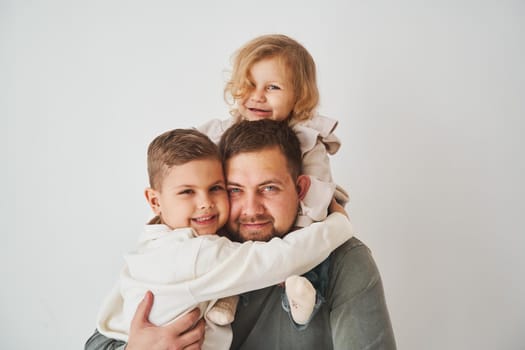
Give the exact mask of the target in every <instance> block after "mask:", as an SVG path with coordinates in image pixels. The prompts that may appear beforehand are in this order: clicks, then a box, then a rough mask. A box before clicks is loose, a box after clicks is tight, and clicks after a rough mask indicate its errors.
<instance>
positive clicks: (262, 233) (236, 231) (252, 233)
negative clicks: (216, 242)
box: [228, 214, 286, 242]
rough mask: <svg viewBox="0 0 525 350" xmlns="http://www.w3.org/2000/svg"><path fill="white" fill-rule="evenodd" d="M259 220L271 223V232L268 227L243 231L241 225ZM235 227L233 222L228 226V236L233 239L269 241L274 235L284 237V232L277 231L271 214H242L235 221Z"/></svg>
mask: <svg viewBox="0 0 525 350" xmlns="http://www.w3.org/2000/svg"><path fill="white" fill-rule="evenodd" d="M257 222H264V223H266V225H268V224H271V230H270V231H269V232H267V231H268V228H267V227H266V228H265V229H262V230H249V231H248V230H244V232H241V227H242V225H243V224H251V223H257ZM233 225H234V227H232V225H231V224H229V225H228V226H229V227H228V237H229V238H230V239H231V240H232V241H237V242H245V241H250V240H252V241H269V240H270V239H272V238H274V237H282V236H284V234H285V233H286V232H284V233H280V232H277V231H276V229H275V226H274V218H273V217H272V216H270V215H264V214H259V215H253V216H241V217H240V218H238V219H236V220H235V221H234V224H233Z"/></svg>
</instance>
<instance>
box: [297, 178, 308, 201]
mask: <svg viewBox="0 0 525 350" xmlns="http://www.w3.org/2000/svg"><path fill="white" fill-rule="evenodd" d="M310 184H311V181H310V176H308V175H299V177H298V178H297V194H298V195H299V199H300V200H303V199H304V197H305V196H306V193H308V189H309V188H310Z"/></svg>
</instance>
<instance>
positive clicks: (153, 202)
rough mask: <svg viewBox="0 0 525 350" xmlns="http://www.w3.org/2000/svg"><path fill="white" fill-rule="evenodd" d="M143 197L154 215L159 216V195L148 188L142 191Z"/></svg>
mask: <svg viewBox="0 0 525 350" xmlns="http://www.w3.org/2000/svg"><path fill="white" fill-rule="evenodd" d="M144 196H145V197H146V201H147V202H148V204H149V206H150V207H151V210H153V212H154V213H155V215H160V202H159V193H158V192H157V191H155V190H154V189H153V188H151V187H148V188H146V189H145V190H144Z"/></svg>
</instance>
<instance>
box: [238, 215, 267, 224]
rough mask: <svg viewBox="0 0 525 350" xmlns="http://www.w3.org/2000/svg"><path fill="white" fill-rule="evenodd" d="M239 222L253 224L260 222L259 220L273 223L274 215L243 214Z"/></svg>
mask: <svg viewBox="0 0 525 350" xmlns="http://www.w3.org/2000/svg"><path fill="white" fill-rule="evenodd" d="M237 222H238V223H239V224H253V223H259V222H272V223H273V217H272V216H270V215H264V214H258V215H251V216H242V217H240V218H239V219H238V220H237Z"/></svg>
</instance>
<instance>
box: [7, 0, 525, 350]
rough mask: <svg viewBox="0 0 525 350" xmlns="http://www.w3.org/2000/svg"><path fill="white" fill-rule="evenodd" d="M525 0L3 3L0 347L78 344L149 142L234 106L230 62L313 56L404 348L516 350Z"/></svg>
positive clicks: (136, 197) (361, 229)
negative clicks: (252, 47) (289, 52)
mask: <svg viewBox="0 0 525 350" xmlns="http://www.w3.org/2000/svg"><path fill="white" fill-rule="evenodd" d="M524 16H525V5H524V3H523V1H518V0H516V1H506V0H503V1H502V0H494V1H468V0H460V1H457V0H455V1H452V0H446V1H438V0H435V1H430V0H429V1H410V0H403V1H388V0H377V1H357V0H350V1H342V0H341V1H335V0H323V1H305V0H297V1H283V0H278V1H274V0H267V1H256V2H251V1H247V0H243V1H241V0H238V1H207V2H204V1H191V2H190V1H185V2H182V1H181V2H176V1H167V0H166V1H147V2H146V1H144V2H139V1H119V2H116V1H102V0H96V1H82V2H80V1H70V0H62V1H60V0H50V1H5V0H2V1H0V44H1V46H0V52H1V61H0V88H1V94H0V108H1V109H0V115H1V130H2V131H1V140H2V141H1V142H2V147H1V153H0V154H1V157H2V164H3V165H2V172H1V175H0V176H1V181H0V183H1V184H2V194H3V195H2V201H1V208H0V209H1V211H0V212H1V213H2V226H3V227H4V228H3V229H2V232H3V233H2V240H3V244H2V245H1V254H0V259H1V260H0V273H1V281H2V285H1V287H0V310H1V311H0V315H1V316H0V329H1V337H0V348H1V349H30V348H39V349H79V348H82V346H83V344H84V342H85V340H86V339H87V338H88V336H89V335H90V334H91V333H92V332H93V330H94V327H95V318H96V313H97V310H98V307H99V305H100V304H101V301H102V299H103V297H104V296H105V295H106V293H107V292H108V290H109V288H110V286H111V285H112V283H113V281H115V279H116V275H117V273H118V271H119V269H120V267H121V264H122V258H121V256H122V254H123V253H124V252H125V251H126V250H127V249H129V248H130V247H131V246H132V244H133V243H134V242H135V240H136V238H137V235H138V232H139V231H140V229H141V227H142V224H143V223H144V222H145V221H146V220H147V219H148V218H149V217H150V212H149V209H148V208H147V206H146V203H145V200H144V198H143V194H142V191H143V189H144V187H145V186H146V170H145V153H146V147H147V145H148V143H149V142H150V141H151V139H152V138H153V137H154V136H156V135H157V134H159V133H160V132H163V131H165V130H167V129H171V128H176V127H190V126H196V125H199V124H201V123H203V122H205V121H206V120H208V119H210V118H212V117H221V118H224V117H227V106H226V104H225V103H224V101H223V99H222V88H223V84H224V82H225V77H226V76H227V75H226V73H225V72H226V71H227V69H228V68H229V67H230V56H231V54H232V53H233V52H234V50H235V49H236V48H238V47H239V46H240V45H242V44H243V43H245V42H246V41H247V40H249V39H251V38H253V37H255V36H257V35H260V34H266V33H284V34H288V35H290V36H292V37H294V38H296V39H297V40H299V41H300V42H301V43H303V44H304V45H305V46H306V48H307V49H308V50H309V51H310V52H311V54H312V55H313V57H314V58H315V60H316V62H317V65H318V74H319V86H320V91H321V105H320V108H319V109H320V112H321V113H323V114H325V115H328V116H331V117H333V118H336V119H338V120H339V121H340V124H339V128H338V130H337V133H338V135H339V136H340V138H341V139H342V140H343V147H342V149H341V151H340V152H339V153H338V154H337V155H336V156H335V157H334V158H333V160H332V167H333V172H334V174H335V178H336V180H337V182H339V183H340V184H341V185H343V186H344V187H345V188H347V189H348V191H349V192H350V194H351V203H350V205H349V206H348V208H347V209H348V211H349V213H350V214H351V217H352V218H353V222H354V224H355V227H356V229H357V232H358V234H357V235H358V237H360V238H361V239H362V240H363V241H364V242H365V243H367V244H368V245H369V246H370V248H371V249H372V251H373V254H374V256H375V259H376V261H377V263H378V265H379V268H380V271H381V273H382V276H383V280H384V284H385V291H386V297H387V301H388V306H389V309H390V313H391V317H392V322H393V325H394V331H395V334H396V338H397V343H398V347H399V349H403V350H404V349H408V350H419V349H523V343H524V342H525V337H524V335H523V331H524V329H525V258H524V257H523V254H522V247H523V246H524V245H525V232H524V229H523V228H524V225H523V215H524V210H525V206H524V204H523V200H524V199H523V197H524V196H525V191H524V185H523V179H524V177H525V171H524V161H525V155H524V146H525V145H524V142H523V135H522V134H523V132H524V122H523V118H524V117H525V113H524V112H525V106H524V101H525V83H524V82H525V68H524V62H525V50H524V46H525V29H524V24H523V23H524V18H525V17H524Z"/></svg>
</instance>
